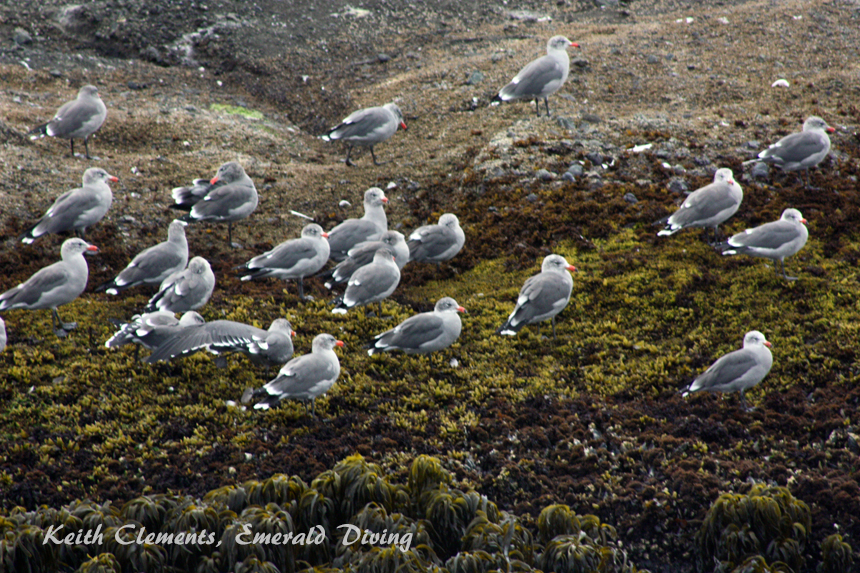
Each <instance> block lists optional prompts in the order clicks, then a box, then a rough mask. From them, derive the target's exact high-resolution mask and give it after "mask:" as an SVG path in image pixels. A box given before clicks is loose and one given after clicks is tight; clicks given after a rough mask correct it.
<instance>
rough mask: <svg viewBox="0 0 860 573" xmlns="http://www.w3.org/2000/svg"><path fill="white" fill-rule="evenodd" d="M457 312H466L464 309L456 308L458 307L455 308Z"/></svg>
mask: <svg viewBox="0 0 860 573" xmlns="http://www.w3.org/2000/svg"><path fill="white" fill-rule="evenodd" d="M457 312H466V309H465V308H463V307H462V306H458V307H457Z"/></svg>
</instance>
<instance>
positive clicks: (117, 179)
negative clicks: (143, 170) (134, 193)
mask: <svg viewBox="0 0 860 573" xmlns="http://www.w3.org/2000/svg"><path fill="white" fill-rule="evenodd" d="M108 181H113V182H114V183H116V182H117V181H119V177H115V176H113V175H111V176H110V177H108Z"/></svg>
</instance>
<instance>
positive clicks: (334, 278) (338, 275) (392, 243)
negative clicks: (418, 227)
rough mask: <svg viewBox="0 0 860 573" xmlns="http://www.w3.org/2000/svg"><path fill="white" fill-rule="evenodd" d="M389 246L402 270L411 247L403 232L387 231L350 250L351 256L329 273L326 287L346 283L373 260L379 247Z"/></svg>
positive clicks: (407, 260)
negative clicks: (377, 237) (407, 243)
mask: <svg viewBox="0 0 860 573" xmlns="http://www.w3.org/2000/svg"><path fill="white" fill-rule="evenodd" d="M384 248H388V249H391V250H392V251H393V252H394V262H395V263H397V266H398V267H399V268H400V270H403V267H404V265H406V263H408V262H409V247H408V246H407V245H406V238H405V237H404V236H403V233H399V232H397V231H385V232H384V233H382V234H381V235H380V236H379V239H378V240H376V241H365V242H363V243H359V244H357V245H356V246H354V247H353V248H351V249H350V250H349V253H347V254H348V255H349V256H348V257H347V258H346V259H344V260H342V261H341V262H339V263H338V264H337V266H336V267H335V268H334V269H332V270H331V272H330V273H329V278H328V280H327V281H326V283H325V286H326V288H329V289H330V288H332V287H334V285H336V284H340V283H345V282H347V281H348V280H349V278H350V277H351V276H352V275H353V273H354V272H355V271H357V270H358V269H360V268H361V267H363V266H365V265H368V264H370V263H371V262H373V255H375V254H376V251H378V250H379V249H384Z"/></svg>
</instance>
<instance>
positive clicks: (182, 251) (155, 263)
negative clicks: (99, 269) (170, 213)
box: [96, 220, 188, 295]
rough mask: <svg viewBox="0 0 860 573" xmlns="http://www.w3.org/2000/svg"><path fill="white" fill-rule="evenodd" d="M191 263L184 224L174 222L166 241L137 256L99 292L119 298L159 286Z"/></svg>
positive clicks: (101, 286) (168, 228)
mask: <svg viewBox="0 0 860 573" xmlns="http://www.w3.org/2000/svg"><path fill="white" fill-rule="evenodd" d="M187 264H188V241H187V240H186V238H185V223H184V222H183V221H178V220H174V221H173V222H171V223H170V225H169V226H168V227H167V240H166V241H165V242H163V243H158V244H157V245H153V246H151V247H149V248H147V249H144V250H143V251H141V252H140V253H138V254H137V256H135V257H134V258H133V259H132V260H131V262H130V263H129V264H128V266H127V267H125V269H123V270H122V272H120V273H119V275H117V276H116V278H114V279H112V280H110V281H108V282H106V283H104V284H102V285H100V286H99V287H98V288H97V289H96V292H101V291H107V293H108V294H112V295H117V294H119V293H121V292H122V291H124V290H126V289H129V288H132V287H136V286H139V285H150V286H155V287H156V288H158V285H160V284H161V283H162V281H164V279H166V278H167V277H169V276H170V275H172V274H173V273H175V272H178V271H181V270H183V269H184V268H185V267H186V265H187Z"/></svg>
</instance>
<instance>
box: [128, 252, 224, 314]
mask: <svg viewBox="0 0 860 573" xmlns="http://www.w3.org/2000/svg"><path fill="white" fill-rule="evenodd" d="M213 290H215V273H213V272H212V267H211V266H209V261H207V260H206V259H204V258H203V257H194V258H193V259H191V260H190V261H189V262H188V268H186V269H185V270H183V271H181V272H178V273H174V274H173V275H171V276H170V277H168V278H166V279H165V280H164V282H163V283H161V287H160V290H159V291H158V292H157V293H155V295H153V297H152V298H151V299H149V302H148V303H147V304H146V308H144V312H155V311H156V310H166V311H168V312H186V311H188V310H197V309H198V308H200V307H201V306H203V305H204V304H206V303H207V302H209V297H211V296H212V291H213Z"/></svg>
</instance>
